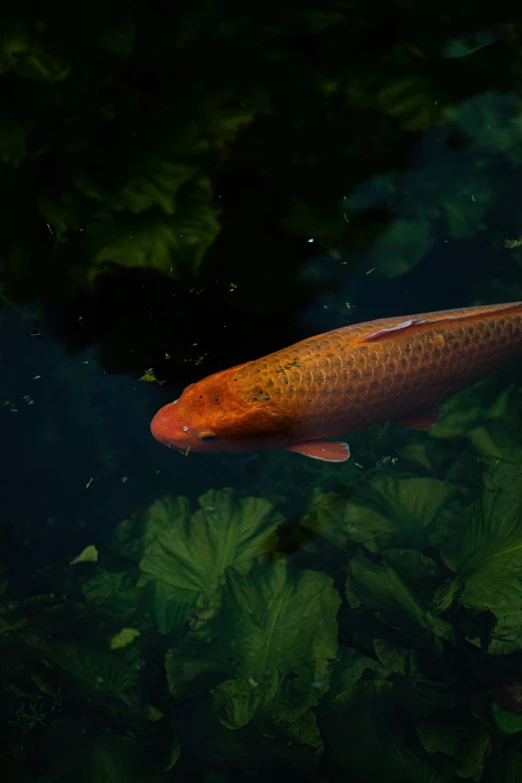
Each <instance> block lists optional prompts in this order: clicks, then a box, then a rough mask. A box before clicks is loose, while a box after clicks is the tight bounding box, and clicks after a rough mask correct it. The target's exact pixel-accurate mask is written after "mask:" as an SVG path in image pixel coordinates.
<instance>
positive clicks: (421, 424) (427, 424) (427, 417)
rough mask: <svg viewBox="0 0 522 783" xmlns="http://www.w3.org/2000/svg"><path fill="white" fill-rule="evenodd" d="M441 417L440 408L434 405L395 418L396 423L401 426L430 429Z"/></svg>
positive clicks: (413, 428)
mask: <svg viewBox="0 0 522 783" xmlns="http://www.w3.org/2000/svg"><path fill="white" fill-rule="evenodd" d="M439 419H440V410H439V409H438V408H437V407H436V406H433V407H432V408H426V409H425V410H423V411H417V412H416V413H410V414H408V416H402V417H401V418H400V419H395V424H400V425H401V427H409V428H410V429H412V430H430V429H431V428H432V427H433V425H434V424H436V423H437V422H438V420H439Z"/></svg>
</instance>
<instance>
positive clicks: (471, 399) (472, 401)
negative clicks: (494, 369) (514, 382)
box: [429, 379, 514, 439]
mask: <svg viewBox="0 0 522 783" xmlns="http://www.w3.org/2000/svg"><path fill="white" fill-rule="evenodd" d="M493 388H495V387H493ZM491 389H492V382H491V379H486V380H485V381H482V382H481V383H479V384H476V385H475V386H472V387H471V388H469V389H465V390H464V391H462V392H460V393H459V394H456V395H455V396H453V397H451V398H450V399H449V400H447V401H446V402H445V403H444V407H443V409H442V416H441V418H440V419H439V421H438V422H437V426H436V427H433V428H432V429H431V430H430V431H429V435H430V437H432V438H436V439H437V438H442V439H445V438H457V437H462V436H465V435H467V434H468V433H469V432H471V431H473V430H475V429H476V428H479V427H483V426H486V425H487V423H488V422H490V421H491V420H492V419H501V420H505V419H506V417H507V416H508V415H509V412H510V411H511V410H512V408H513V393H514V389H513V387H512V386H508V387H507V388H506V389H504V390H503V391H502V392H501V394H500V395H498V397H497V399H496V400H494V401H493V402H490V401H489V399H488V398H489V397H490V395H491V391H490V390H491Z"/></svg>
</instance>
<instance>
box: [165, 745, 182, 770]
mask: <svg viewBox="0 0 522 783" xmlns="http://www.w3.org/2000/svg"><path fill="white" fill-rule="evenodd" d="M180 753H181V742H180V741H179V738H178V737H175V738H174V744H173V745H172V751H171V754H170V759H169V762H168V764H167V766H166V767H165V769H164V772H168V771H169V770H171V769H172V768H173V767H174V766H175V764H176V762H177V760H178V759H179V756H180Z"/></svg>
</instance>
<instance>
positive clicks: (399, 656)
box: [373, 639, 408, 674]
mask: <svg viewBox="0 0 522 783" xmlns="http://www.w3.org/2000/svg"><path fill="white" fill-rule="evenodd" d="M373 649H374V650H375V654H376V656H377V658H378V659H379V661H380V662H381V663H382V665H383V666H384V667H385V668H386V669H389V670H390V671H391V672H395V673H397V674H405V673H406V659H407V657H408V651H407V650H401V649H400V648H399V647H395V645H393V644H391V642H389V641H388V640H387V639H374V641H373Z"/></svg>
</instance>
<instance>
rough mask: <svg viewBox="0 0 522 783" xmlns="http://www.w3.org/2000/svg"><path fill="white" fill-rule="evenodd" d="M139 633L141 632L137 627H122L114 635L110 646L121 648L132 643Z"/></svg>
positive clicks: (115, 648)
mask: <svg viewBox="0 0 522 783" xmlns="http://www.w3.org/2000/svg"><path fill="white" fill-rule="evenodd" d="M139 635H140V632H139V631H138V630H137V629H136V628H122V629H121V631H120V632H119V633H117V634H116V635H115V636H113V637H112V639H111V640H110V643H109V647H110V648H111V650H121V649H122V647H127V645H129V644H132V642H133V641H134V640H135V639H137V638H138V636H139Z"/></svg>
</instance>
